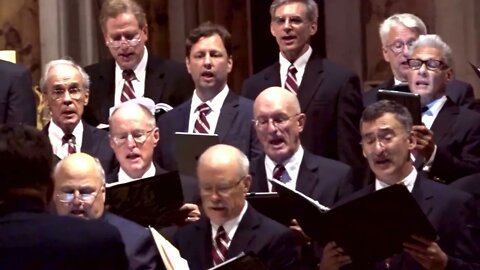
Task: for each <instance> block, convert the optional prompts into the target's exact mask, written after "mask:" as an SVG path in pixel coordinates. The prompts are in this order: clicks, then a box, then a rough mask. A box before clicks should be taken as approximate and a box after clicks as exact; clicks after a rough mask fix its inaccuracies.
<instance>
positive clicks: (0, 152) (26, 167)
mask: <svg viewBox="0 0 480 270" xmlns="http://www.w3.org/2000/svg"><path fill="white" fill-rule="evenodd" d="M52 163H53V152H52V147H51V145H50V141H49V140H48V137H47V136H46V135H45V134H43V133H42V132H41V131H39V130H37V129H36V128H34V127H30V126H24V125H20V124H6V125H0V164H1V169H0V198H2V197H4V196H5V195H7V194H8V193H9V191H11V190H13V189H19V188H31V189H35V190H39V191H42V190H44V189H45V188H47V190H48V189H49V188H51V187H53V180H52V173H51V172H52Z"/></svg>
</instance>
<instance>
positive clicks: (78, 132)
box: [48, 121, 83, 159]
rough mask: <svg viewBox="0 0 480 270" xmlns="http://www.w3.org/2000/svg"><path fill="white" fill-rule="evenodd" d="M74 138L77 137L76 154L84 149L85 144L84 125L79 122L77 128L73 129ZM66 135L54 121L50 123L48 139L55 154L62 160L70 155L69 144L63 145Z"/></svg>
mask: <svg viewBox="0 0 480 270" xmlns="http://www.w3.org/2000/svg"><path fill="white" fill-rule="evenodd" d="M72 134H73V136H75V152H76V153H79V152H80V149H82V142H83V123H82V121H80V122H78V124H77V126H76V127H75V128H74V129H73V132H72ZM64 135H65V133H64V132H63V130H62V129H61V128H60V127H59V126H57V125H56V124H55V123H54V122H53V121H50V124H49V125H48V139H49V140H50V144H51V145H52V150H53V154H54V155H56V156H57V157H58V158H60V159H64V158H66V157H67V156H68V155H69V154H68V143H66V144H63V142H62V138H63V136H64Z"/></svg>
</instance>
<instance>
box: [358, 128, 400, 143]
mask: <svg viewBox="0 0 480 270" xmlns="http://www.w3.org/2000/svg"><path fill="white" fill-rule="evenodd" d="M398 137H400V135H399V134H397V133H395V130H393V129H387V130H380V131H379V132H378V133H377V134H374V133H370V134H366V135H364V136H362V145H364V146H372V145H374V144H375V143H376V142H377V141H378V143H380V144H381V145H382V146H386V145H388V144H390V143H391V142H392V141H393V140H395V139H396V138H398Z"/></svg>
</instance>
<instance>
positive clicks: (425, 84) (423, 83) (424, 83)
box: [415, 81, 430, 88]
mask: <svg viewBox="0 0 480 270" xmlns="http://www.w3.org/2000/svg"><path fill="white" fill-rule="evenodd" d="M415 85H416V86H418V87H420V88H426V87H428V86H429V85H430V83H429V82H428V81H416V82H415Z"/></svg>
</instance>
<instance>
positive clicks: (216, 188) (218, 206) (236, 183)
mask: <svg viewBox="0 0 480 270" xmlns="http://www.w3.org/2000/svg"><path fill="white" fill-rule="evenodd" d="M248 163H249V162H248V159H247V157H246V156H245V155H244V154H243V153H242V152H241V151H240V150H238V149H237V148H235V147H233V146H230V145H224V144H218V145H215V146H212V147H210V148H208V149H207V150H206V151H205V152H204V153H203V154H202V155H201V156H200V158H199V160H198V165H197V175H198V180H199V185H200V194H201V198H202V205H203V209H204V211H205V215H206V217H202V218H201V219H200V220H199V221H198V222H196V223H193V224H189V225H187V226H185V227H183V228H181V229H180V230H179V231H178V233H177V234H176V235H175V241H174V242H175V244H176V245H177V247H178V249H179V250H180V254H181V256H182V257H183V258H185V259H186V260H187V261H188V263H189V267H190V269H192V270H204V269H208V268H210V267H212V266H215V265H217V264H220V263H222V262H223V261H225V260H228V259H230V258H232V257H235V256H237V255H239V254H240V253H241V252H245V253H248V252H253V253H254V254H255V255H257V256H258V257H259V258H260V259H261V260H262V261H263V263H264V264H265V265H266V266H267V269H271V270H279V269H285V270H287V269H291V270H298V269H300V267H299V261H298V257H297V254H296V251H295V244H294V240H293V236H292V234H291V232H290V231H289V230H288V229H287V228H286V227H285V226H283V225H281V224H279V223H277V222H275V221H273V220H271V219H269V218H267V217H265V216H263V215H262V214H260V213H258V212H257V211H255V209H253V208H252V207H251V206H250V205H249V204H248V203H247V201H246V200H245V194H246V193H247V192H248V190H249V188H250V185H251V183H252V178H251V176H250V175H249V174H248Z"/></svg>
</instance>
